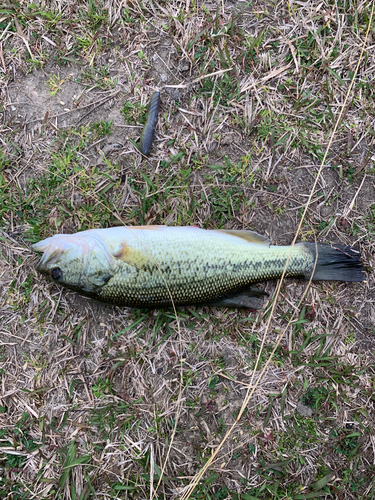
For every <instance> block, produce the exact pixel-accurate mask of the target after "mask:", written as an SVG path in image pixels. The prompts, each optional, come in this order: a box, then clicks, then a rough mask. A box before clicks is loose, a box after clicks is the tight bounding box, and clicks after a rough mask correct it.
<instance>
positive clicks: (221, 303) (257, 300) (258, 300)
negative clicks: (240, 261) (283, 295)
mask: <svg viewBox="0 0 375 500" xmlns="http://www.w3.org/2000/svg"><path fill="white" fill-rule="evenodd" d="M265 295H267V296H268V293H267V292H264V291H263V290H260V289H259V288H256V287H249V288H246V289H245V290H242V291H241V292H237V293H234V294H232V295H227V296H226V297H220V298H218V299H214V300H211V301H209V302H205V303H204V304H200V305H201V306H209V307H234V308H236V309H261V308H262V307H263V300H264V296H265Z"/></svg>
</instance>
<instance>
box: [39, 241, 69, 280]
mask: <svg viewBox="0 0 375 500" xmlns="http://www.w3.org/2000/svg"><path fill="white" fill-rule="evenodd" d="M41 243H42V244H43V243H44V242H43V241H41V242H39V243H36V244H35V245H32V249H33V250H35V251H36V252H43V255H42V257H41V259H40V261H39V262H38V263H37V265H36V266H35V269H36V270H37V271H39V272H41V273H47V274H48V271H47V270H46V269H45V266H46V265H47V264H53V262H54V261H55V260H57V259H58V257H59V256H60V255H61V253H62V249H60V248H54V249H52V251H48V250H49V248H50V246H51V245H50V243H48V244H47V245H40V244H41Z"/></svg>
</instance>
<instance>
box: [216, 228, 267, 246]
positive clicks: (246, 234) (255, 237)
mask: <svg viewBox="0 0 375 500" xmlns="http://www.w3.org/2000/svg"><path fill="white" fill-rule="evenodd" d="M216 231H218V232H220V233H225V234H230V235H231V236H237V237H238V238H242V239H243V240H246V241H248V242H249V243H257V244H258V245H267V246H269V245H270V241H269V239H268V238H266V237H265V236H262V235H261V234H258V233H256V232H255V231H246V230H237V229H217V230H216Z"/></svg>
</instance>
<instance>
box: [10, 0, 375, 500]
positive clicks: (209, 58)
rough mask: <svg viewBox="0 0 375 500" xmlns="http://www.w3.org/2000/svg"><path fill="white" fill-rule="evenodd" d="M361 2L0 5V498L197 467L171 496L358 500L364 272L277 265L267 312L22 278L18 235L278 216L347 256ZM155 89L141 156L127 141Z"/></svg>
mask: <svg viewBox="0 0 375 500" xmlns="http://www.w3.org/2000/svg"><path fill="white" fill-rule="evenodd" d="M244 6H245V10H244V11H243V12H242V13H241V15H239V14H240V9H241V8H242V7H244ZM59 16H60V17H59ZM369 16H370V10H369V8H368V5H367V4H366V3H365V2H358V3H356V4H352V3H350V2H347V3H340V2H333V3H327V4H324V3H323V4H322V3H318V2H314V1H311V2H307V3H304V4H300V3H296V2H290V3H289V4H282V3H279V4H276V3H275V4H267V3H254V4H251V5H247V4H246V5H245V4H244V3H239V4H238V5H236V4H232V3H229V2H223V3H222V4H219V5H217V4H213V3H212V4H211V3H206V4H204V5H203V4H202V5H200V4H199V5H198V6H197V4H196V3H195V2H192V1H191V2H186V3H180V2H175V1H173V2H169V3H166V4H163V3H154V2H153V3H145V4H143V3H141V2H131V3H130V2H129V3H125V2H120V1H116V0H115V1H108V2H103V3H100V2H84V3H83V4H80V5H79V6H78V5H76V4H74V3H72V2H64V3H63V2H54V3H51V2H40V3H38V5H37V6H36V7H35V8H34V7H32V6H31V7H29V8H27V5H25V4H22V3H21V4H20V5H16V4H9V5H8V6H6V7H5V8H0V29H1V30H2V31H0V71H1V73H0V92H1V94H0V95H1V99H2V108H1V114H2V122H1V136H0V147H1V151H2V156H1V157H0V162H1V163H0V176H1V185H0V189H1V195H0V216H1V236H0V247H1V248H0V250H1V260H0V262H1V267H0V287H1V299H0V300H1V319H0V342H1V344H2V350H1V353H0V354H1V358H0V363H1V367H0V368H1V370H2V371H1V372H0V373H1V375H0V377H1V384H2V387H1V393H0V398H1V399H0V411H1V412H2V413H0V468H1V474H0V476H1V478H0V484H1V487H2V488H3V490H2V491H3V492H4V493H0V498H1V495H3V496H5V495H8V496H9V497H10V498H25V499H26V498H27V499H28V498H51V499H52V498H82V499H83V498H95V497H98V498H187V497H188V495H189V494H190V493H189V492H191V491H192V489H191V485H193V484H194V482H195V479H194V478H196V477H199V476H198V475H197V474H199V471H200V470H205V469H206V468H208V465H209V468H208V470H207V471H206V473H205V475H204V476H203V477H202V479H201V480H200V481H199V483H198V484H197V487H196V488H195V490H194V491H193V492H192V495H191V497H190V498H197V499H200V498H210V499H216V500H217V499H222V500H224V499H226V498H239V499H244V500H246V499H247V498H250V496H253V497H255V498H259V499H268V498H280V499H281V498H296V499H297V498H313V495H314V494H316V495H317V496H318V495H320V496H323V497H325V498H339V499H344V498H345V499H346V498H348V499H349V498H368V499H370V498H373V495H374V488H375V486H374V480H373V467H374V463H375V440H374V431H373V423H374V419H373V411H374V410H373V395H372V392H373V385H374V370H373V348H374V343H373V338H372V336H373V333H374V330H373V324H374V320H375V317H374V307H373V304H374V281H373V276H372V273H371V272H369V274H368V280H367V281H366V282H365V283H364V284H361V285H346V284H335V283H324V284H314V285H312V286H311V287H310V288H309V289H308V291H307V294H306V297H305V298H304V300H303V301H302V294H303V291H304V289H305V287H306V284H303V283H298V282H293V281H290V280H286V281H285V283H282V284H280V287H279V289H280V296H279V300H278V302H277V305H276V306H275V312H274V314H273V315H272V316H270V311H271V309H270V308H271V304H269V305H266V308H265V311H264V312H260V313H257V314H255V313H253V314H250V315H249V313H245V312H241V311H229V310H228V311H225V310H215V309H203V310H195V309H194V308H191V309H190V310H187V309H186V310H181V311H177V312H176V314H174V313H173V312H167V311H160V312H153V311H149V312H144V311H143V312H139V311H131V310H121V309H119V308H114V307H113V308H112V307H108V306H103V305H100V304H95V303H92V302H90V301H88V300H86V299H83V298H79V297H77V295H75V294H73V293H70V292H66V291H64V290H61V289H59V288H57V287H55V286H54V285H51V284H48V283H46V282H45V281H44V280H42V279H40V278H39V277H38V276H36V274H35V271H34V265H35V262H36V257H35V256H34V255H33V254H32V253H31V251H30V250H29V246H30V242H33V241H35V240H37V239H39V238H41V237H45V236H47V235H51V234H53V233H56V232H63V231H67V232H69V231H77V230H80V229H84V228H87V227H101V226H107V225H110V224H113V223H114V222H115V221H116V218H117V219H120V220H121V221H123V222H124V223H126V224H139V223H168V224H197V225H200V226H202V227H218V226H220V227H222V226H226V227H234V228H252V229H255V230H257V231H258V232H261V233H266V234H268V235H270V237H271V239H272V241H273V242H274V243H276V244H290V243H291V241H292V240H293V236H294V234H295V233H296V230H297V228H298V226H299V225H301V224H302V226H301V232H300V237H301V238H303V239H309V240H312V241H313V240H314V237H316V238H317V240H319V241H322V240H324V241H340V242H343V243H348V244H352V245H356V246H359V247H360V248H361V250H362V253H363V258H364V262H365V265H366V267H367V269H368V270H369V271H371V268H372V266H373V254H374V234H375V231H374V218H375V211H374V210H375V206H374V194H375V189H374V156H373V155H374V141H373V137H374V128H375V127H374V114H373V98H374V90H373V71H374V63H375V61H374V56H373V51H372V48H371V47H372V45H373V28H372V31H371V30H370V35H369V39H368V42H367V44H366V43H365V45H364V42H365V35H366V30H367V28H368V19H369ZM233 20H234V21H233ZM362 46H364V47H365V50H364V57H363V61H362V62H361V64H360V65H359V72H358V76H357V77H356V78H354V79H353V91H352V93H351V94H348V92H349V85H350V82H351V80H352V76H353V73H354V70H355V67H356V64H357V63H358V61H359V57H360V53H361V48H362ZM155 88H161V89H162V109H161V113H160V119H159V124H158V129H157V137H156V140H155V143H154V147H153V151H152V154H151V156H150V157H149V158H148V159H147V160H145V159H142V158H141V157H140V155H139V154H138V153H137V151H136V149H135V147H134V145H133V144H132V143H131V141H130V140H129V139H132V140H136V138H137V137H138V136H139V131H140V127H141V126H142V124H141V122H140V120H141V117H142V113H143V108H142V107H141V106H144V105H146V103H147V101H148V99H149V97H150V95H151V93H152V91H153V90H154V89H155ZM346 95H350V99H349V101H348V104H346V103H345V97H346ZM125 102H127V103H128V104H127V105H126V106H125V111H124V113H121V111H120V110H121V108H123V106H124V103H125ZM340 114H341V118H339V116H340ZM100 120H104V121H105V122H108V121H109V120H113V122H112V127H111V135H110V136H109V137H108V135H105V134H106V132H108V130H109V128H110V127H109V125H108V123H107V125H106V124H105V123H103V122H100ZM336 122H337V123H338V128H337V132H336V133H335V135H334V136H332V132H333V129H334V125H335V123H336ZM108 127H109V128H108ZM103 134H104V135H103ZM330 138H333V141H332V148H331V150H330V152H329V155H328V157H327V158H325V157H324V151H325V149H326V147H327V145H328V143H329V139H330ZM111 144H112V145H111ZM116 144H117V145H121V146H123V147H120V146H116ZM319 165H321V169H320V168H319ZM212 166H214V168H213V167H212ZM314 182H315V185H314ZM309 197H310V198H309ZM309 202H310V203H309ZM304 208H306V210H305V218H304V220H303V219H301V215H302V211H303V209H304ZM302 221H303V223H302ZM266 289H267V291H268V292H269V293H270V294H271V297H272V296H273V293H274V291H275V284H273V283H268V284H266ZM176 316H177V317H178V320H177V321H176ZM294 318H299V319H298V320H297V321H296V320H295V319H294ZM178 324H179V325H180V327H178ZM282 332H285V336H284V338H283V340H281V337H280V334H281V333H282ZM262 338H264V341H265V343H264V349H263V353H262V352H261V349H260V347H261V344H260V343H261V339H262ZM278 339H280V340H281V344H280V347H278V348H277V349H276V350H275V352H273V350H274V347H275V345H276V342H277V340H278ZM271 353H272V357H271V361H270V363H269V364H266V360H267V358H268V356H269V355H270V354H271ZM257 356H258V357H259V363H256V361H255V360H256V358H257ZM256 367H257V369H255V368H256ZM262 369H263V370H264V375H263V377H262V379H260V374H261V373H262ZM260 380H261V384H259V386H258V387H257V388H256V390H255V389H254V387H255V384H256V383H257V381H260ZM249 383H250V388H252V392H253V394H252V393H249V392H248V389H249ZM247 394H248V395H250V394H252V396H251V398H250V399H249V398H248V397H247ZM244 403H246V404H244ZM311 409H313V412H312V413H311ZM239 412H241V413H242V412H243V415H242V417H241V418H239V416H238V415H239ZM233 424H235V427H233V432H231V434H230V436H229V437H228V439H226V440H225V442H223V443H222V445H220V443H221V442H222V441H223V437H224V436H225V435H226V433H227V430H228V429H231V428H232V427H231V426H232V425H233ZM174 432H175V434H174ZM168 450H170V454H168ZM215 450H218V451H217V452H215ZM210 457H213V458H214V460H212V463H211V459H210ZM164 463H165V471H164V475H163V479H161V469H162V467H163V464H164ZM319 480H321V481H320V482H319ZM246 495H247V496H246ZM249 495H250V496H249ZM306 495H310V496H306Z"/></svg>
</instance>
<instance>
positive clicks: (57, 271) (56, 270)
mask: <svg viewBox="0 0 375 500" xmlns="http://www.w3.org/2000/svg"><path fill="white" fill-rule="evenodd" d="M60 276H61V269H60V268H59V267H54V268H53V269H52V270H51V278H52V279H54V280H58V279H59V278H60Z"/></svg>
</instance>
